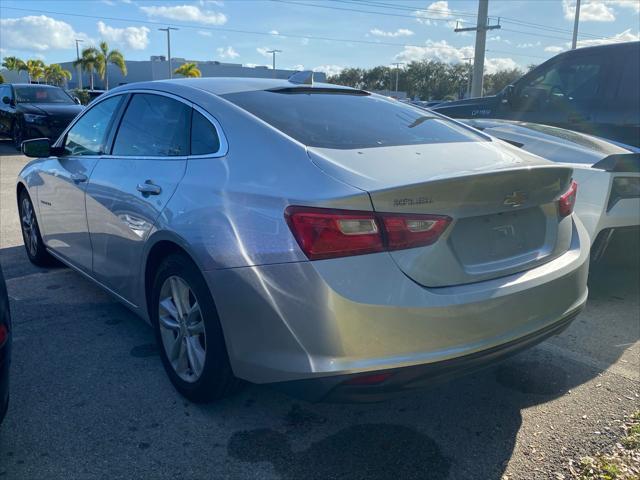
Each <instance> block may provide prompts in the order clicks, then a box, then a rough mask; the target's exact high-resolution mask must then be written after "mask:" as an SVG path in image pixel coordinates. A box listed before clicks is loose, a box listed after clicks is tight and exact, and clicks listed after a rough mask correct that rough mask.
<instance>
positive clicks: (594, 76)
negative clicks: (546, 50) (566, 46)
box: [433, 42, 640, 146]
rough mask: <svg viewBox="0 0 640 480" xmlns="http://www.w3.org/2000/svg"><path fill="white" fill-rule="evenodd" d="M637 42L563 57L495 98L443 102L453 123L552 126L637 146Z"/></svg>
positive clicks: (439, 107)
mask: <svg viewBox="0 0 640 480" xmlns="http://www.w3.org/2000/svg"><path fill="white" fill-rule="evenodd" d="M638 85H640V42H629V43H617V44H611V45H600V46H596V47H587V48H580V49H577V50H570V51H568V52H564V53H561V54H560V55H556V56H555V57H553V58H551V59H550V60H547V61H546V62H544V63H543V64H541V65H539V66H538V67H537V68H534V69H533V70H531V71H530V72H529V73H527V74H526V75H524V76H523V77H522V78H520V79H519V80H518V81H516V82H515V83H514V84H513V85H509V86H507V87H506V88H505V89H504V90H503V91H502V92H500V93H499V94H497V95H494V96H490V97H483V98H469V99H466V100H458V101H455V102H445V103H441V104H440V105H437V106H435V107H433V110H434V111H436V112H439V113H442V114H444V115H447V116H449V117H453V118H468V119H473V118H498V119H507V120H522V121H526V122H531V123H542V124H546V125H553V126H557V127H561V128H566V129H569V130H577V131H580V132H584V133H588V134H591V135H595V136H599V137H604V138H608V139H611V140H614V141H617V142H622V143H625V144H628V145H634V146H640V87H638Z"/></svg>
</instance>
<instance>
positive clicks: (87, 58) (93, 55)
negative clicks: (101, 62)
mask: <svg viewBox="0 0 640 480" xmlns="http://www.w3.org/2000/svg"><path fill="white" fill-rule="evenodd" d="M98 53H99V52H98V50H97V49H96V48H94V47H88V48H85V49H84V50H82V55H81V56H80V59H78V60H76V61H75V62H73V66H74V67H77V66H78V65H80V68H81V69H82V70H83V71H85V72H87V73H89V85H90V86H89V89H90V90H93V72H95V71H96V68H97V66H98Z"/></svg>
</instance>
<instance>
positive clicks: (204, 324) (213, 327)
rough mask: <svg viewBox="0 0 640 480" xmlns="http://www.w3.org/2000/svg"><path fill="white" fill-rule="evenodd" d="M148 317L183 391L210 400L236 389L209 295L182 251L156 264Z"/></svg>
mask: <svg viewBox="0 0 640 480" xmlns="http://www.w3.org/2000/svg"><path fill="white" fill-rule="evenodd" d="M150 317H151V322H152V324H153V327H154V330H155V334H156V341H157V343H158V349H159V351H160V358H161V359H162V364H163V366H164V368H165V371H166V372H167V375H168V376H169V379H170V380H171V383H172V384H173V386H174V387H175V388H176V390H178V392H180V393H181V394H182V395H183V396H184V397H186V398H187V399H189V400H191V401H192V402H196V403H208V402H212V401H215V400H218V399H221V398H223V397H226V396H229V395H231V394H232V393H234V392H236V391H237V390H238V388H239V387H240V385H241V384H242V382H241V380H239V379H238V378H236V377H235V376H234V375H233V371H232V369H231V364H230V363H229V356H228V354H227V348H226V344H225V341H224V335H223V332H222V326H221V325H220V320H219V318H218V313H217V310H216V307H215V303H214V301H213V297H212V296H211V292H210V291H209V288H208V286H207V284H206V282H205V280H204V278H203V276H202V274H201V273H200V270H199V269H198V267H197V266H196V265H195V264H194V263H193V261H192V260H191V259H190V258H188V257H187V256H186V255H182V254H171V255H169V256H167V257H166V258H165V259H164V260H163V261H162V263H161V264H160V266H159V267H158V270H157V272H156V275H155V279H154V282H153V287H152V291H151V296H150Z"/></svg>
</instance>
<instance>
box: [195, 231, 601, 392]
mask: <svg viewBox="0 0 640 480" xmlns="http://www.w3.org/2000/svg"><path fill="white" fill-rule="evenodd" d="M588 268H589V238H588V235H587V233H586V231H585V230H584V227H583V226H582V224H581V223H580V222H579V221H575V222H574V225H573V235H572V243H571V247H570V249H569V250H568V251H567V252H566V253H565V254H563V255H561V256H559V257H557V258H555V259H554V260H551V261H549V262H547V263H545V264H543V265H540V266H538V267H536V268H532V269H530V270H528V271H525V272H520V273H517V274H513V275H509V276H506V277H502V278H497V279H493V280H488V281H483V282H478V283H474V284H468V285H461V286H457V287H441V288H426V287H423V286H421V285H418V284H417V283H415V282H414V281H412V280H410V279H409V278H407V277H406V276H405V275H404V274H403V273H402V272H401V271H400V269H399V268H398V267H397V265H396V264H395V263H394V261H393V259H392V258H391V256H390V255H388V254H386V253H380V254H372V255H362V256H357V257H346V258H341V259H334V260H323V261H316V262H299V263H287V264H275V265H265V266H260V267H245V268H233V269H227V270H216V271H210V272H205V277H206V279H207V281H208V283H209V286H210V289H211V291H212V293H213V297H214V299H215V301H216V305H217V308H218V313H219V315H220V319H221V323H222V326H223V330H224V334H225V340H226V343H227V349H228V351H229V357H230V361H231V365H232V368H233V370H234V373H235V374H236V375H237V376H238V377H240V378H243V379H245V380H248V381H251V382H254V383H275V382H291V381H296V380H311V379H314V380H317V379H320V380H321V381H320V383H319V384H320V385H328V389H327V388H324V390H327V391H328V390H332V389H333V388H334V387H335V385H337V384H338V383H340V382H341V381H342V380H344V378H342V379H341V378H338V377H343V376H345V375H354V374H361V373H364V372H377V371H388V370H391V369H404V367H415V368H418V370H416V371H417V372H418V373H417V374H415V375H414V374H413V373H412V374H402V375H400V374H399V375H398V377H397V381H398V382H400V383H403V382H402V379H404V378H405V375H407V379H408V381H406V382H404V383H406V384H412V385H413V384H417V383H420V382H418V380H415V379H414V378H413V377H414V376H415V378H421V377H423V376H424V377H428V376H430V374H429V375H427V374H424V375H423V374H422V373H420V369H421V368H424V369H427V370H428V369H430V368H437V369H439V368H440V367H430V366H431V365H434V366H435V365H438V364H440V365H448V363H447V362H456V361H457V359H463V358H474V356H475V355H477V356H479V357H481V358H485V359H488V360H491V359H493V357H494V355H493V354H492V353H488V352H492V351H493V350H494V349H497V350H496V351H503V350H505V351H510V350H512V349H513V350H514V349H515V347H514V348H511V347H510V345H524V346H527V345H529V343H535V341H539V340H536V339H537V338H540V339H542V338H544V336H543V334H542V333H540V332H546V331H548V330H554V329H556V327H557V328H561V327H558V325H560V324H559V322H562V321H564V320H565V319H568V318H570V317H571V316H573V315H575V314H576V312H578V311H579V310H580V308H582V306H583V305H584V303H585V302H586V297H587V285H586V284H587V275H588ZM530 337H531V338H534V340H531V342H529V340H526V339H528V338H530ZM465 362H466V361H465ZM465 362H463V363H465ZM472 363H473V362H472ZM418 366H420V367H418ZM466 368H467V367H462V370H465V369H466ZM454 370H456V368H454ZM458 370H459V369H458ZM403 371H404V370H403ZM407 371H410V370H407ZM409 377H411V378H409ZM389 381H390V382H391V380H389ZM394 383H395V381H394ZM301 385H304V383H302V384H301ZM286 388H288V387H286ZM403 388H404V387H403ZM314 389H318V391H322V390H323V388H320V387H314ZM314 391H315V390H314ZM324 393H326V392H324ZM314 395H315V394H314Z"/></svg>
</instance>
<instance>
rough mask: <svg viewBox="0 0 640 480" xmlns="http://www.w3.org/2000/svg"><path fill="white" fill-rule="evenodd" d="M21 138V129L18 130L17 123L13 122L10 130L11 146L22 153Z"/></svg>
mask: <svg viewBox="0 0 640 480" xmlns="http://www.w3.org/2000/svg"><path fill="white" fill-rule="evenodd" d="M22 137H23V135H22V129H21V128H20V125H19V124H18V121H15V122H14V123H13V128H12V129H11V138H12V139H13V144H14V145H15V147H16V150H18V151H22V140H23V138H22Z"/></svg>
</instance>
